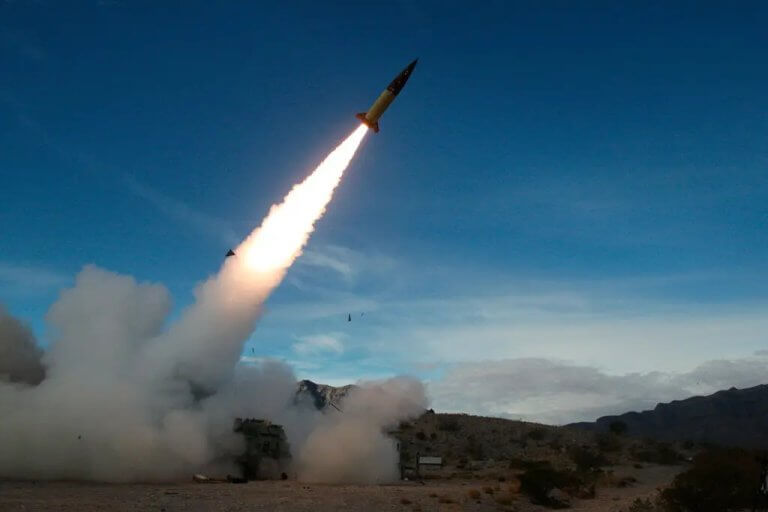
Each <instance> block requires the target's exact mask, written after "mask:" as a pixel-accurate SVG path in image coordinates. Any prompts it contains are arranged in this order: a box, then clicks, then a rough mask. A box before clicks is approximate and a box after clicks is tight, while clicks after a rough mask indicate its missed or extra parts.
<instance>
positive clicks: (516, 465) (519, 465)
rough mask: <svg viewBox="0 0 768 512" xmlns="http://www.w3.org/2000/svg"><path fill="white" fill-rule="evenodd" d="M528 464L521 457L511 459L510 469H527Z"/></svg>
mask: <svg viewBox="0 0 768 512" xmlns="http://www.w3.org/2000/svg"><path fill="white" fill-rule="evenodd" d="M526 464H527V461H525V460H523V459H521V458H519V457H510V458H509V466H508V467H509V469H527V468H526Z"/></svg>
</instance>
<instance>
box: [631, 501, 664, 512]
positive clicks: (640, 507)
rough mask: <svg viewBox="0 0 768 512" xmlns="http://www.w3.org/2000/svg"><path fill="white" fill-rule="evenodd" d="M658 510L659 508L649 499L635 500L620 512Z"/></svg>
mask: <svg viewBox="0 0 768 512" xmlns="http://www.w3.org/2000/svg"><path fill="white" fill-rule="evenodd" d="M660 510H661V509H660V507H659V506H658V505H657V504H656V503H654V502H653V501H651V500H650V498H646V499H642V498H635V501H633V502H632V504H631V505H630V506H629V507H628V508H626V509H622V512H658V511H660Z"/></svg>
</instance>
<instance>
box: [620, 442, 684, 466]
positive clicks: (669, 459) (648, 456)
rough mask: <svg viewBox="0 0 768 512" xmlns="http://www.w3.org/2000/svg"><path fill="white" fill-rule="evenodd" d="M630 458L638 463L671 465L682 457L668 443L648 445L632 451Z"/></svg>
mask: <svg viewBox="0 0 768 512" xmlns="http://www.w3.org/2000/svg"><path fill="white" fill-rule="evenodd" d="M632 457H633V458H634V459H635V460H638V461H640V462H650V463H653V464H664V465H673V464H677V463H679V462H680V461H681V460H682V456H681V455H680V454H679V453H678V452H677V450H675V449H674V448H673V447H672V446H671V445H670V444H669V443H655V442H652V443H649V444H648V446H646V447H642V448H635V449H633V450H632Z"/></svg>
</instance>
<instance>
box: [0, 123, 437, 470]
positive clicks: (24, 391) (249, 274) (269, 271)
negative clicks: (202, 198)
mask: <svg viewBox="0 0 768 512" xmlns="http://www.w3.org/2000/svg"><path fill="white" fill-rule="evenodd" d="M366 131H367V128H366V127H365V126H361V127H359V128H358V129H357V130H355V132H354V133H352V134H351V135H350V136H349V137H348V138H347V139H346V140H345V141H344V142H343V143H342V144H341V145H339V146H338V147H337V148H336V149H335V150H334V151H333V152H332V153H331V154H330V155H329V156H328V157H327V158H326V159H325V160H324V161H323V162H322V163H321V164H320V166H319V167H318V168H317V169H316V170H315V171H314V172H313V173H312V174H311V175H310V176H309V177H308V178H307V179H305V180H304V181H303V182H302V183H300V184H298V185H296V186H295V187H294V188H293V189H292V190H291V191H290V193H289V194H288V195H287V196H286V197H285V199H284V200H283V202H282V203H281V204H279V205H276V206H273V207H272V209H271V210H270V212H269V215H268V216H267V217H266V219H265V220H264V222H263V223H262V225H261V226H260V227H259V228H258V229H256V230H255V231H254V232H253V233H252V234H251V235H250V236H249V237H248V238H247V239H246V240H245V241H244V242H243V243H242V244H241V245H240V246H239V247H237V248H236V254H237V255H236V256H235V257H232V258H227V259H226V260H225V262H224V264H223V265H222V268H221V270H220V271H219V273H218V274H217V275H216V276H214V277H212V278H210V279H209V280H208V281H206V282H205V283H203V284H202V285H200V286H199V287H198V289H197V290H196V293H195V294H196V301H195V303H194V304H193V305H192V306H191V307H189V308H188V309H187V310H186V311H185V312H184V314H183V315H182V318H181V319H180V320H179V322H177V323H176V324H175V325H172V326H171V327H170V328H169V329H167V330H164V324H165V321H166V318H167V315H168V312H169V311H170V308H171V304H170V296H169V294H168V292H167V290H166V289H165V288H164V287H162V286H160V285H156V284H145V283H137V282H136V281H135V280H134V279H133V278H131V277H127V276H119V275H116V274H114V273H111V272H108V271H105V270H102V269H99V268H96V267H93V266H86V267H85V268H84V269H83V270H82V271H81V272H80V274H79V275H78V276H77V279H76V282H75V286H74V287H73V288H72V289H69V290H65V291H64V292H63V293H62V294H61V297H60V298H59V300H58V301H57V302H56V303H55V304H54V305H53V306H52V307H51V309H50V311H49V313H48V315H47V318H46V320H47V322H48V324H49V327H50V328H51V331H52V332H54V333H55V338H54V339H53V340H52V341H53V343H52V346H51V348H50V349H49V350H47V351H46V352H45V354H44V356H43V359H42V362H40V361H37V359H36V357H37V356H38V355H39V354H36V353H32V356H34V357H32V360H33V362H34V363H35V365H34V368H40V369H42V370H40V371H42V372H43V373H41V374H40V378H42V377H44V379H43V380H42V382H40V383H39V384H38V385H36V386H34V384H35V383H36V382H37V381H38V380H39V378H38V379H30V378H25V379H22V378H20V377H19V376H18V375H21V372H20V369H23V368H21V367H22V364H21V362H24V363H25V364H26V362H27V361H28V360H29V359H30V357H28V355H25V356H24V357H23V358H20V357H16V355H17V354H20V353H21V351H22V349H23V348H24V347H27V346H28V345H29V343H28V342H27V341H25V339H21V341H19V339H18V338H19V334H18V332H19V329H18V328H17V327H18V326H17V323H15V322H0V328H2V330H3V332H0V340H4V339H6V338H7V339H8V340H9V341H8V342H5V341H3V342H2V343H0V349H2V347H6V346H7V347H9V350H10V353H11V355H12V356H14V357H13V361H16V362H15V363H13V364H12V365H11V367H10V368H5V369H4V367H3V365H0V477H14V478H66V479H90V480H107V481H136V480H141V481H146V480H166V479H175V478H179V477H182V478H186V477H188V476H189V474H191V473H192V472H195V471H200V470H205V469H206V468H207V469H211V470H212V471H214V472H219V473H221V472H230V471H236V468H233V467H232V461H233V458H234V455H236V454H238V453H240V452H241V450H242V445H241V444H240V443H242V439H241V438H239V437H238V436H235V435H234V434H233V433H232V420H233V418H234V417H235V416H238V415H246V416H255V417H265V418H270V419H272V420H274V421H277V422H281V423H284V424H285V427H286V431H287V433H288V435H289V441H290V442H291V445H292V447H293V448H294V449H295V453H296V454H297V455H298V456H297V457H296V458H297V460H300V461H301V464H300V465H301V467H300V468H299V471H300V474H299V476H300V477H303V478H306V479H310V480H324V481H329V480H330V481H345V480H346V481H352V480H354V481H361V480H365V481H380V480H382V479H387V478H391V477H392V475H393V474H394V473H395V469H396V464H395V457H396V454H395V453H394V452H393V446H392V443H391V441H389V440H388V439H386V438H385V437H384V436H383V435H382V430H383V429H385V428H387V427H389V426H391V425H393V424H396V422H397V421H398V420H400V419H403V418H405V417H408V416H411V415H413V414H418V412H419V411H421V410H423V408H424V407H426V401H425V398H424V390H423V386H421V384H420V383H415V382H412V383H411V384H410V385H407V386H406V385H403V384H398V383H397V382H399V381H392V382H390V383H385V384H384V385H383V388H382V389H384V388H386V389H388V390H389V391H387V392H386V393H382V392H381V391H380V390H379V391H374V392H368V393H361V394H359V395H358V399H357V400H353V399H352V398H350V400H351V402H350V406H349V413H348V414H347V415H344V416H340V417H337V418H329V417H326V416H324V415H322V414H319V413H318V412H317V411H311V410H310V411H307V410H302V409H301V408H297V407H294V406H293V405H292V399H293V397H294V396H295V392H296V379H295V376H294V375H293V372H292V370H291V369H290V368H288V367H286V366H285V365H280V364H276V363H273V364H267V365H264V366H262V367H261V368H247V367H243V366H240V367H239V368H238V369H237V370H238V371H236V366H237V362H238V360H239V357H240V353H241V351H242V343H243V341H244V340H245V339H246V338H247V337H248V336H249V335H250V333H251V332H252V330H253V328H254V326H255V322H256V320H257V318H258V316H259V313H260V308H261V305H262V303H263V302H264V300H265V299H266V298H267V297H268V295H269V294H270V292H271V291H272V290H273V289H274V288H275V287H276V286H277V285H278V284H279V283H280V281H281V280H282V279H283V277H284V275H285V272H286V271H287V269H288V268H289V267H290V265H291V264H292V263H293V261H294V260H295V259H296V258H297V257H298V256H299V255H300V254H301V250H302V248H303V246H304V245H305V244H306V242H307V240H308V238H309V236H310V234H311V233H312V230H313V229H314V223H315V222H316V221H317V219H318V218H320V217H321V216H322V214H323V212H324V211H325V208H326V206H327V204H328V202H329V201H330V200H331V197H332V195H333V192H334V189H335V188H336V186H337V185H338V183H339V181H340V179H341V177H342V175H343V173H344V170H345V169H346V168H347V166H348V165H349V163H350V161H351V159H352V157H353V156H354V154H355V151H356V149H357V148H358V147H359V145H360V144H361V142H362V140H363V138H364V136H365V133H366ZM4 326H5V327H4ZM8 326H10V327H8ZM6 327H8V328H6ZM11 327H12V329H11ZM4 332H7V333H8V336H4ZM22 338H23V336H22ZM0 352H2V350H0ZM9 360H10V359H9ZM19 361H21V362H19ZM27 367H31V366H30V365H27V366H25V367H24V368H27ZM25 375H26V374H25ZM190 385H191V387H190ZM201 395H208V398H206V399H204V400H200V396H201ZM392 397H395V398H394V399H393V398H392ZM397 397H402V398H397ZM355 404H358V405H355ZM371 411H374V412H371ZM376 411H378V412H376ZM315 431H317V433H315ZM324 440H330V442H331V444H336V443H340V444H342V443H343V444H345V449H343V450H339V451H337V452H336V453H335V454H334V456H333V457H329V456H328V453H327V450H326V449H324V448H323V447H324V446H326V448H327V446H330V445H327V444H324ZM370 455H375V456H377V457H378V458H377V459H376V460H375V461H371V460H369V456H370ZM379 456H380V457H379ZM356 468H367V469H366V471H365V472H360V471H358V470H357V469H356ZM302 475H303V476H302Z"/></svg>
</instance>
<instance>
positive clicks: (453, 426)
mask: <svg viewBox="0 0 768 512" xmlns="http://www.w3.org/2000/svg"><path fill="white" fill-rule="evenodd" d="M437 429H438V430H442V431H443V432H458V431H459V430H461V427H460V426H459V422H458V420H455V419H450V420H448V419H446V420H443V421H441V422H440V423H439V424H438V425H437Z"/></svg>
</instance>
